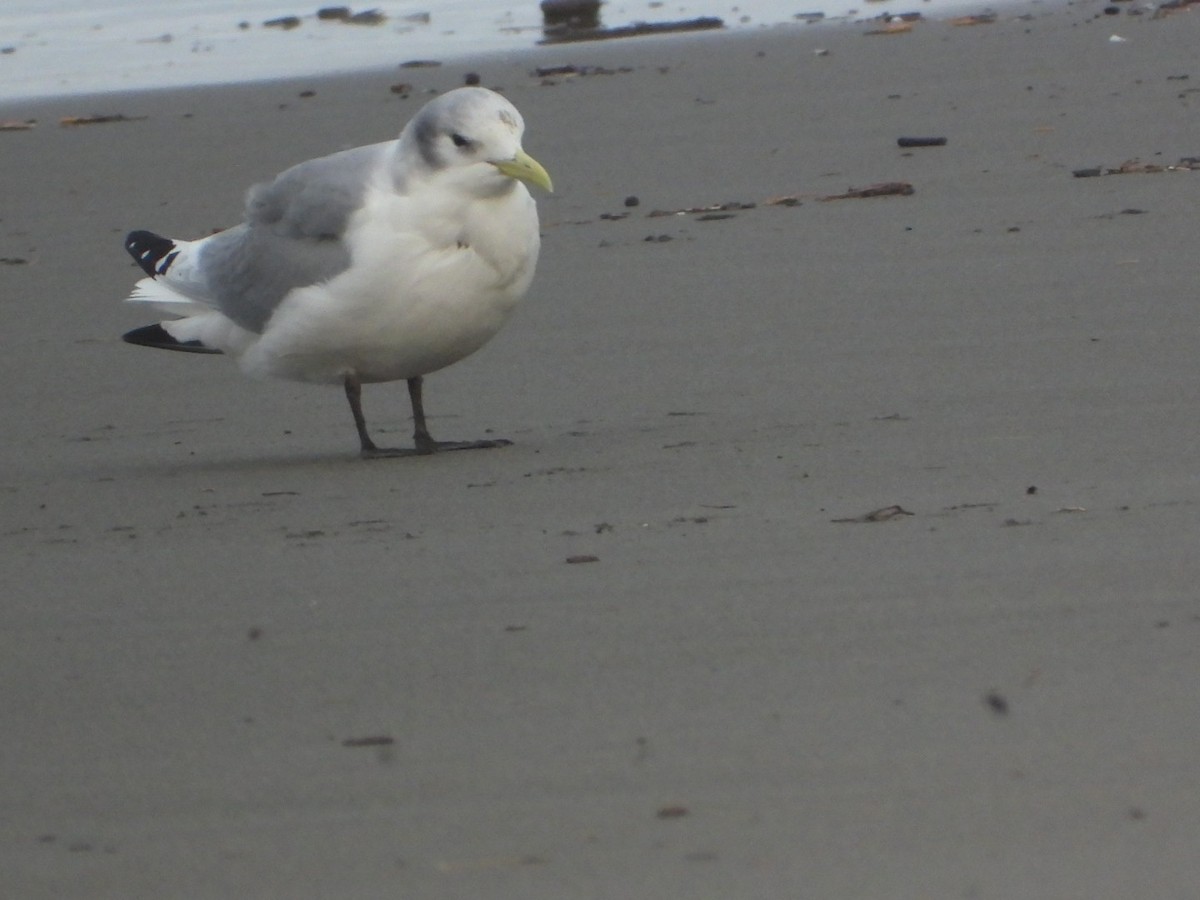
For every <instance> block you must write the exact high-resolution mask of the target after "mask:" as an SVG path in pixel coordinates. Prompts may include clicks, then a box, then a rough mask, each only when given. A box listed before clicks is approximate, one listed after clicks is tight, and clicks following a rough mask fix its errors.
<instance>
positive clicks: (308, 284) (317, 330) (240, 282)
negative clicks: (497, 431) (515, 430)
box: [123, 87, 553, 459]
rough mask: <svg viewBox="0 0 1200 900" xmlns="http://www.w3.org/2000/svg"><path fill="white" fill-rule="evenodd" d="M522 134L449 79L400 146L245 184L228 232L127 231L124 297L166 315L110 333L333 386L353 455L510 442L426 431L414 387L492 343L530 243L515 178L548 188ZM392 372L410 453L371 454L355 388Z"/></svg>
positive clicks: (530, 268) (524, 270)
mask: <svg viewBox="0 0 1200 900" xmlns="http://www.w3.org/2000/svg"><path fill="white" fill-rule="evenodd" d="M524 131H525V124H524V120H523V119H522V118H521V114H520V113H519V112H518V111H517V109H516V107H515V106H513V105H512V103H510V102H509V101H508V100H507V99H505V98H504V97H502V96H500V95H499V94H497V93H495V92H494V91H490V90H487V89H486V88H481V87H464V88H458V89H457V90H452V91H448V92H447V93H445V94H442V95H440V96H438V97H437V98H435V99H433V100H431V101H430V102H428V103H427V104H425V106H423V107H422V108H421V109H420V110H419V111H418V112H417V114H416V115H415V116H413V117H412V119H411V120H410V121H409V122H408V124H407V125H406V126H405V127H404V129H403V130H402V131H401V132H400V137H399V138H398V139H397V140H394V141H386V142H383V143H379V144H372V145H370V146H365V147H357V148H355V149H352V150H343V151H341V152H339V153H334V154H332V155H331V156H324V157H321V158H319V159H312V160H309V161H308V162H303V163H300V164H299V165H296V166H293V167H292V168H290V169H287V170H286V171H284V172H283V173H282V174H280V175H278V176H277V177H276V178H275V179H274V180H273V181H270V182H267V183H264V184H260V185H257V186H255V187H253V188H251V189H250V191H249V192H248V194H247V197H246V208H245V216H244V221H243V222H242V223H241V224H239V225H236V226H234V227H232V228H229V229H227V230H225V231H220V232H217V233H216V234H212V235H209V236H207V237H203V238H200V239H198V240H192V241H187V240H176V239H171V238H165V237H161V236H159V235H157V234H154V233H153V232H150V231H133V232H131V233H130V234H129V235H128V236H127V237H126V238H125V249H126V250H128V251H129V253H130V254H131V255H132V256H133V258H134V260H135V261H136V262H137V264H138V265H139V266H140V267H141V268H142V271H144V272H145V273H146V276H147V277H146V278H143V279H142V280H141V281H139V282H138V283H137V284H136V285H135V286H134V289H133V293H132V294H131V295H130V297H129V298H128V300H129V301H130V302H132V303H138V304H145V303H148V304H151V305H153V306H154V307H156V308H158V309H159V310H162V311H165V312H168V313H170V314H173V315H174V316H176V318H172V319H169V320H167V321H162V322H158V323H156V324H153V325H146V326H144V327H142V328H136V329H134V330H133V331H130V332H128V333H127V334H125V335H123V338H124V340H126V341H128V342H129V343H132V344H139V345H141V346H144V347H157V348H161V349H166V350H181V351H187V352H193V353H224V354H227V355H229V356H231V357H233V358H234V359H235V360H236V361H237V363H238V365H239V366H240V368H241V369H242V370H243V371H244V372H246V373H247V374H249V375H253V376H274V377H279V378H286V379H291V380H294V381H305V382H315V383H329V384H339V383H340V384H341V385H342V386H343V388H344V390H345V393H346V399H347V400H348V401H349V403H350V411H351V413H352V414H353V417H354V426H355V428H356V429H357V430H358V439H359V443H360V446H361V451H362V456H363V457H364V458H367V459H375V458H380V457H394V456H409V455H413V454H429V453H435V452H437V451H439V450H465V449H480V448H487V447H499V446H505V445H507V444H509V443H510V442H509V441H504V440H491V441H436V440H434V439H433V438H432V437H431V436H430V434H429V429H428V428H427V426H426V423H425V410H424V404H423V401H422V383H423V378H424V376H425V375H427V374H428V373H430V372H435V371H437V370H438V369H442V368H444V367H446V366H448V365H451V364H452V363H455V362H457V361H458V360H460V359H462V358H463V357H465V356H468V355H470V354H471V353H474V352H475V351H476V350H478V349H479V348H480V347H482V346H483V345H484V344H485V343H487V342H488V340H490V339H491V338H492V337H493V336H495V334H496V333H497V332H498V331H499V330H500V328H501V327H502V326H503V325H504V323H505V322H506V321H507V320H508V318H509V316H510V315H511V314H512V312H513V309H514V308H515V307H516V305H517V302H518V301H519V300H520V299H521V297H522V296H523V295H524V294H525V292H526V290H527V289H528V288H529V284H530V282H531V281H532V279H533V273H534V267H535V266H536V264H537V257H538V247H539V243H540V238H539V233H538V216H537V207H536V205H535V203H534V200H533V197H532V196H531V195H530V193H529V191H528V189H527V188H526V184H530V185H536V186H537V187H540V188H542V189H544V190H546V191H552V190H553V185H552V184H551V180H550V176H549V174H548V173H547V172H546V170H545V169H544V168H543V167H542V165H541V164H540V163H539V162H538V161H537V160H535V159H534V158H533V157H532V156H530V155H529V154H528V153H526V152H525V151H524V150H523V149H522V148H521V138H522V136H523V134H524ZM399 380H405V381H406V382H407V383H408V395H409V400H410V402H411V404H412V415H413V426H414V432H413V443H414V446H413V447H412V448H386V447H378V446H376V444H375V442H374V441H373V440H372V439H371V436H370V434H369V433H368V431H367V425H366V419H365V418H364V416H363V411H362V386H363V385H364V384H370V383H376V382H386V381H399Z"/></svg>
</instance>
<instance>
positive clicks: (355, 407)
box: [345, 374, 379, 459]
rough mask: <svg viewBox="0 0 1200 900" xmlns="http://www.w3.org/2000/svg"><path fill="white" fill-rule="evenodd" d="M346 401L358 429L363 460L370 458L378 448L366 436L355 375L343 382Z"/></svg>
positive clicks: (359, 383) (365, 426) (358, 387)
mask: <svg viewBox="0 0 1200 900" xmlns="http://www.w3.org/2000/svg"><path fill="white" fill-rule="evenodd" d="M345 387H346V399H347V400H348V401H349V402H350V413H351V415H353V416H354V427H355V428H357V429H358V441H359V443H360V444H361V445H362V455H363V458H364V459H366V458H370V457H371V456H375V455H377V454H378V453H379V448H378V447H376V446H375V442H374V441H373V440H371V436H370V435H369V434H367V420H366V418H365V417H364V416H363V411H362V382H361V381H359V380H358V376H357V375H353V374H351V375H347V376H346V380H345Z"/></svg>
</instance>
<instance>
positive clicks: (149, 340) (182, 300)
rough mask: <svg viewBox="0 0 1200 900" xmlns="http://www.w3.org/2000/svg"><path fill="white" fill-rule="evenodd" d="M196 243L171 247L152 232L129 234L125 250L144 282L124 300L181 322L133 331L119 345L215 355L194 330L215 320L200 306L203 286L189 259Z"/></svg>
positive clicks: (208, 309) (207, 308)
mask: <svg viewBox="0 0 1200 900" xmlns="http://www.w3.org/2000/svg"><path fill="white" fill-rule="evenodd" d="M197 243H199V242H197V241H173V240H171V239H170V238H165V237H162V236H161V235H157V234H155V233H154V232H152V231H131V232H130V233H129V234H128V235H127V236H126V238H125V249H126V250H128V251H129V255H130V256H132V257H133V259H134V262H136V263H137V264H138V265H139V266H140V267H141V269H142V271H143V272H145V273H146V274H147V275H148V276H150V277H149V278H143V279H142V280H141V281H139V282H138V283H137V284H136V285H135V286H134V289H133V294H132V295H131V296H130V297H129V300H130V302H133V303H149V304H151V305H153V306H156V307H158V308H159V309H160V310H162V311H164V312H168V313H171V314H173V315H177V316H183V317H184V318H182V319H175V320H172V321H169V322H161V323H159V324H155V325H146V326H144V327H142V328H135V329H133V331H129V332H126V333H125V334H123V335H121V338H122V340H124V341H127V342H128V343H130V344H138V345H140V346H142V347H157V348H159V349H161V350H185V351H187V352H189V353H220V352H221V351H220V350H218V349H217V348H215V347H211V346H209V345H208V344H206V343H205V342H204V341H203V340H202V339H201V335H200V333H201V332H202V331H203V329H201V328H197V325H201V324H208V322H209V320H214V319H217V318H218V317H219V313H217V312H215V311H214V310H213V308H212V307H211V306H209V305H208V304H207V303H205V302H204V301H203V299H202V298H203V297H204V294H205V285H204V282H203V279H202V278H200V277H199V272H198V269H197V266H196V265H195V261H194V258H195V256H196V253H195V247H196V244H197Z"/></svg>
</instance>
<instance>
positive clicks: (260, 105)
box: [0, 4, 1200, 900]
mask: <svg viewBox="0 0 1200 900" xmlns="http://www.w3.org/2000/svg"><path fill="white" fill-rule="evenodd" d="M1101 9H1102V6H1101V5H1099V4H1080V5H1076V6H1074V7H1070V8H1067V9H1064V10H1062V11H1057V12H1055V11H1049V10H1047V11H1042V12H1038V13H1036V14H1035V15H1034V16H1033V17H1032V18H1030V19H1027V20H1011V19H1005V20H1002V21H1000V22H997V23H996V24H992V25H986V26H979V27H952V26H950V25H946V24H938V23H926V24H923V25H920V26H918V27H917V28H916V29H915V30H914V31H912V32H911V33H908V34H904V35H894V36H872V37H866V36H864V35H863V34H862V32H863V31H864V30H865V28H864V27H861V26H860V27H848V28H844V29H841V30H821V31H818V30H806V29H789V30H785V31H780V32H765V33H763V34H759V35H753V36H744V37H735V36H724V37H705V38H687V39H676V40H668V41H647V42H640V41H633V42H606V43H604V44H597V45H576V46H571V47H562V48H554V49H550V48H546V49H542V50H538V51H533V52H531V53H529V54H528V55H526V56H521V57H506V58H500V59H496V58H492V59H486V60H479V61H477V62H475V63H472V64H470V65H467V64H446V65H443V66H441V67H439V68H430V69H411V70H400V71H396V70H393V71H389V72H380V73H367V74H362V75H356V76H347V77H340V78H329V79H319V80H314V79H306V80H303V81H300V82H280V83H271V84H258V85H246V86H240V87H233V88H224V89H211V90H196V91H187V92H170V93H159V94H142V95H118V96H110V97H105V98H95V99H84V100H81V99H79V98H75V99H70V100H58V101H46V102H42V103H39V104H36V105H33V106H30V107H28V108H19V109H8V110H5V111H4V114H3V118H14V117H20V118H28V117H36V118H37V119H38V120H39V124H38V126H37V127H36V128H34V129H33V130H31V131H27V132H15V133H2V134H0V147H2V148H3V152H4V160H5V165H4V173H3V175H2V176H0V177H2V178H3V180H4V194H5V198H6V199H5V205H4V209H3V213H2V221H0V225H2V228H0V257H3V259H4V264H3V265H0V341H2V342H3V353H2V357H0V358H2V359H3V372H4V380H5V383H6V384H7V386H8V390H7V401H6V407H7V408H6V416H5V440H4V441H3V443H2V444H0V447H2V450H0V453H2V462H0V492H2V493H3V503H2V504H0V536H2V541H3V543H2V545H0V546H2V548H3V558H4V564H3V596H4V601H3V613H2V620H0V621H2V622H3V628H2V629H0V680H2V683H3V685H4V689H3V691H2V692H0V698H2V699H0V704H2V707H0V708H2V709H3V722H4V729H3V732H4V733H3V737H2V738H0V753H2V756H3V760H4V773H5V778H4V780H3V787H0V810H2V811H3V812H2V813H0V871H2V872H3V873H4V874H3V879H4V881H5V891H4V892H5V893H6V895H9V896H13V897H23V898H42V897H55V898H97V897H106V898H108V897H111V898H118V897H120V898H143V897H145V898H160V897H189V898H197V897H203V898H228V897H264V898H265V897H288V898H331V897H347V898H349V897H354V898H360V897H404V898H433V897H488V898H521V900H540V898H547V900H549V898H554V900H564V898H576V897H578V898H585V897H586V898H623V900H624V898H666V897H690V898H764V900H766V898H780V897H814V898H865V897H881V898H882V897H886V898H889V900H900V898H913V900H917V898H921V900H925V898H932V897H978V898H1015V897H1022V898H1025V897H1087V898H1089V900H1102V898H1114V900H1116V898H1128V897H1131V896H1137V897H1143V898H1155V897H1176V896H1185V895H1187V894H1188V893H1189V892H1190V891H1192V890H1194V886H1195V884H1196V883H1197V880H1198V877H1200V863H1198V862H1197V860H1198V859H1200V855H1198V854H1197V846H1196V844H1197V838H1196V835H1197V834H1200V799H1198V798H1200V789H1198V788H1200V785H1198V784H1197V782H1198V775H1197V772H1200V767H1198V766H1197V747H1198V746H1200V718H1198V717H1197V716H1196V713H1195V709H1196V699H1195V695H1196V683H1197V681H1196V679H1197V663H1196V652H1195V647H1196V643H1197V640H1200V602H1198V599H1197V592H1196V563H1195V552H1196V551H1195V544H1196V533H1197V532H1196V523H1197V517H1198V514H1200V504H1198V500H1200V483H1198V481H1197V471H1198V462H1197V459H1198V457H1197V440H1196V424H1195V421H1196V410H1197V408H1198V401H1200V397H1198V393H1200V387H1198V386H1200V354H1197V352H1196V349H1195V345H1196V335H1197V333H1198V330H1200V304H1197V302H1196V296H1195V293H1196V289H1195V282H1196V279H1195V273H1196V269H1197V263H1196V251H1195V225H1194V218H1195V208H1196V198H1197V195H1198V193H1200V172H1196V171H1161V172H1154V173H1139V174H1119V175H1118V174H1114V175H1102V176H1100V177H1093V178H1077V177H1074V176H1073V174H1072V172H1073V171H1074V170H1076V169H1082V168H1089V167H1101V168H1102V169H1106V168H1116V167H1117V166H1119V165H1120V164H1121V163H1123V162H1125V161H1127V160H1129V159H1131V158H1135V157H1136V158H1139V159H1140V160H1141V161H1142V162H1143V163H1153V164H1156V165H1159V166H1166V165H1169V164H1173V163H1177V162H1178V161H1179V160H1181V159H1182V158H1185V157H1191V156H1196V155H1200V142H1198V139H1197V134H1196V130H1195V127H1194V124H1195V115H1196V108H1197V107H1196V105H1197V103H1200V99H1197V98H1200V94H1196V93H1195V91H1196V90H1197V88H1200V66H1198V65H1197V62H1196V57H1195V47H1196V45H1197V41H1198V39H1200V18H1198V16H1200V14H1198V13H1194V12H1193V13H1187V12H1182V13H1179V14H1176V15H1172V16H1170V17H1167V18H1163V19H1151V18H1150V16H1149V15H1147V16H1142V17H1132V16H1128V15H1121V16H1119V17H1109V16H1102V15H1101V14H1100V11H1101ZM1114 33H1115V34H1119V35H1121V36H1123V37H1125V38H1127V40H1126V41H1125V42H1120V43H1118V42H1111V41H1110V40H1109V37H1110V35H1111V34H1114ZM818 48H820V49H825V50H827V51H828V53H827V54H825V55H819V54H817V53H815V52H814V50H816V49H818ZM561 64H574V65H576V66H586V67H594V68H592V69H590V70H588V74H584V75H577V76H574V77H557V78H554V79H551V80H552V81H553V83H546V82H545V81H544V79H542V78H540V77H538V76H536V75H533V74H531V72H532V71H533V69H534V68H535V67H537V66H550V65H561ZM467 71H477V72H478V73H479V74H480V75H481V76H482V79H483V83H484V84H486V85H489V86H495V87H500V88H503V89H504V91H505V92H506V94H507V95H508V96H509V97H510V98H511V99H512V100H513V101H514V102H515V103H516V104H517V106H518V107H519V108H520V109H521V110H522V112H523V113H524V115H525V118H526V120H527V122H528V124H529V128H528V133H527V138H526V148H527V149H528V150H529V151H530V152H532V153H533V154H534V155H535V156H537V157H538V158H539V159H540V160H541V161H542V162H543V163H544V164H545V165H546V166H547V168H548V169H549V170H550V172H551V173H552V174H553V176H554V179H555V184H556V187H557V188H558V193H556V194H555V195H553V196H552V197H549V198H545V199H543V200H542V202H541V209H542V216H543V225H544V245H543V255H542V263H541V267H540V271H539V274H538V277H537V279H536V281H535V283H534V287H533V290H532V292H531V294H530V296H529V298H528V300H527V302H526V304H525V306H524V308H523V309H522V311H521V312H520V314H519V315H518V317H517V319H516V320H515V321H514V322H513V323H512V324H511V325H510V326H509V328H508V329H507V330H506V331H505V332H504V333H502V334H501V335H500V336H499V337H498V338H497V339H496V340H495V341H494V342H493V343H492V344H490V345H489V346H488V347H486V348H485V349H484V350H483V351H481V352H480V353H479V354H477V355H476V356H475V357H473V358H471V359H469V360H468V361H466V362H464V363H462V364H460V365H458V366H455V367H453V368H451V369H449V370H447V371H445V372H443V373H440V374H437V375H434V376H431V377H430V378H429V379H428V380H427V384H426V399H427V404H428V408H429V411H430V413H431V421H430V425H431V428H432V429H433V430H434V433H435V435H436V436H438V437H442V438H473V437H483V436H489V435H491V436H503V437H508V438H511V439H513V440H514V442H515V443H514V445H513V446H512V447H509V448H506V449H503V450H494V451H483V452H475V453H452V454H445V455H442V456H438V457H432V458H421V459H401V460H390V461H372V462H364V461H360V460H359V459H358V458H357V456H356V449H357V444H356V441H355V437H354V432H353V427H352V424H351V422H350V419H349V414H348V411H347V409H346V406H345V402H344V399H343V398H342V396H341V394H340V392H339V391H337V390H334V389H324V388H316V387H309V386H305V385H294V384H288V383H258V382H252V381H249V380H247V379H245V378H244V377H243V376H241V375H240V374H239V373H238V372H237V371H236V370H235V368H234V367H233V366H231V365H230V364H229V363H228V361H226V360H222V359H219V358H209V357H200V356H188V355H183V354H167V353H156V352H151V351H148V350H143V349H141V348H134V347H130V346H127V345H124V344H121V343H120V342H119V340H118V335H119V334H120V333H121V332H122V331H124V330H126V329H128V328H130V327H133V326H136V325H141V324H145V323H146V320H145V319H144V318H143V317H140V316H139V315H138V310H135V309H130V308H128V307H124V306H122V305H121V304H120V302H119V301H120V298H121V297H123V296H124V295H125V294H126V293H127V291H128V289H129V287H130V286H131V285H132V283H133V281H134V280H135V274H136V273H135V270H134V269H133V268H132V266H131V265H130V264H129V261H128V260H127V258H125V256H124V254H123V252H122V250H121V237H122V235H123V234H124V232H125V231H127V230H129V229H130V228H135V227H144V228H151V229H154V230H156V231H160V232H162V233H166V234H177V235H179V236H191V235H196V234H201V233H204V232H206V231H208V230H209V229H212V228H217V227H222V226H225V225H229V224H231V223H232V222H233V221H234V220H235V219H236V216H237V214H238V210H239V208H240V203H241V197H242V193H243V191H244V189H245V188H246V186H247V185H249V184H251V183H253V182H255V181H258V180H261V179H263V178H267V177H269V176H271V175H272V174H274V173H275V172H277V171H278V170H280V169H282V168H283V167H285V166H287V165H289V164H291V163H293V162H296V161H299V160H301V159H305V158H308V157H310V156H314V155H319V154H322V153H326V152H330V151H332V150H336V149H339V148H342V147H345V146H352V145H356V144H361V143H367V142H371V141H375V140H383V139H386V138H389V137H391V136H393V134H394V133H395V131H396V130H397V129H398V127H399V124H400V123H401V122H402V121H403V120H405V119H406V118H407V117H408V116H409V115H410V114H411V113H412V112H413V111H415V110H416V109H417V107H418V105H419V103H420V95H421V93H422V92H423V91H426V90H444V89H447V88H449V87H452V86H455V85H457V84H460V83H462V80H463V77H464V75H465V73H466V72H467ZM401 81H403V82H408V83H411V84H412V85H413V88H414V92H413V94H412V95H411V96H409V97H408V98H407V99H404V98H402V97H401V96H400V95H399V94H395V93H393V92H392V91H391V90H389V87H390V86H391V85H392V84H395V83H397V82H401ZM305 91H313V92H315V93H313V94H312V95H311V96H307V97H303V96H301V93H302V92H305ZM90 113H106V114H113V113H121V114H124V115H126V116H129V117H131V118H133V117H142V116H144V117H145V118H144V119H143V118H137V120H136V121H128V122H119V123H110V124H104V125H92V126H80V127H76V128H63V127H59V126H58V125H57V121H58V119H59V118H60V117H61V116H67V115H85V114H90ZM904 136H909V137H912V136H916V137H934V136H942V137H946V138H947V142H946V145H945V146H942V147H929V148H916V149H910V150H905V149H901V148H899V147H898V146H897V143H896V141H897V138H899V137H904ZM882 182H906V183H909V184H911V185H912V186H913V189H914V190H913V193H912V194H910V195H908V196H886V197H873V198H868V199H843V200H829V201H822V200H820V199H818V198H820V197H825V196H830V195H835V194H841V193H845V192H846V191H847V190H848V189H849V188H863V187H866V186H868V185H872V184H877V183H882ZM630 196H636V197H637V198H638V201H639V203H638V205H637V206H634V207H628V206H626V205H625V201H626V198H627V197H630ZM782 197H793V198H795V202H794V203H791V204H790V205H789V204H769V203H768V202H767V201H769V200H772V199H778V198H782ZM727 203H735V204H739V205H748V204H754V206H753V207H751V208H740V209H728V210H724V211H721V210H716V211H713V210H709V211H708V212H707V213H705V212H691V213H684V214H681V215H665V216H652V215H650V213H652V212H654V211H656V210H657V211H678V210H685V209H698V208H701V207H708V206H711V205H719V204H727ZM606 216H607V217H606ZM622 216H623V217H622ZM365 403H366V407H367V414H368V417H369V420H370V421H371V422H372V423H373V424H374V426H375V427H376V428H377V429H379V430H381V431H382V432H383V436H384V438H385V439H390V440H393V441H397V442H399V441H406V440H407V439H408V431H409V423H408V422H407V418H406V417H407V414H408V408H407V400H406V398H405V395H404V389H403V386H402V385H394V386H376V387H371V388H368V389H367V391H366V392H365ZM893 506H897V507H900V511H893V512H894V513H895V514H894V515H891V516H887V515H883V516H875V517H871V516H869V515H868V514H870V513H872V512H873V511H876V510H882V509H887V508H889V507H893ZM873 519H884V520H883V521H874V520H873Z"/></svg>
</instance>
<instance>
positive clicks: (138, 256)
mask: <svg viewBox="0 0 1200 900" xmlns="http://www.w3.org/2000/svg"><path fill="white" fill-rule="evenodd" d="M178 248H179V244H177V243H176V242H175V241H173V240H171V239H170V238H165V237H161V236H160V235H157V234H155V233H154V232H153V231H131V232H129V234H128V235H126V236H125V249H126V250H128V251H129V255H130V256H132V257H133V259H134V262H136V263H137V264H138V265H139V266H141V267H142V271H143V272H145V273H146V274H147V275H149V276H150V277H151V278H157V277H158V276H160V275H166V274H167V270H168V269H170V268H171V263H173V262H175V259H176V257H178V256H179V249H178Z"/></svg>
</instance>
